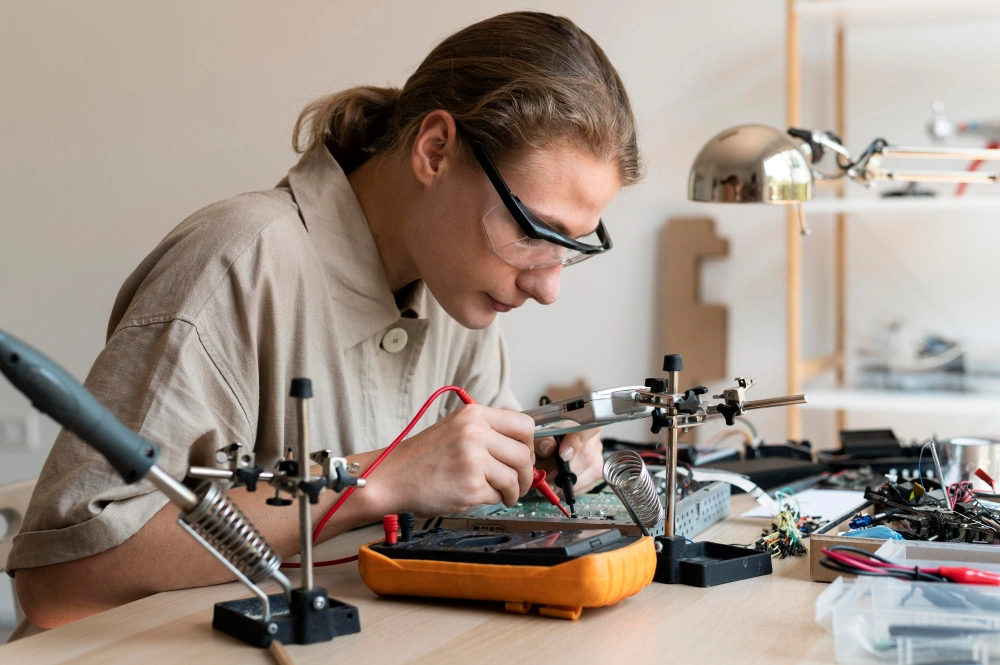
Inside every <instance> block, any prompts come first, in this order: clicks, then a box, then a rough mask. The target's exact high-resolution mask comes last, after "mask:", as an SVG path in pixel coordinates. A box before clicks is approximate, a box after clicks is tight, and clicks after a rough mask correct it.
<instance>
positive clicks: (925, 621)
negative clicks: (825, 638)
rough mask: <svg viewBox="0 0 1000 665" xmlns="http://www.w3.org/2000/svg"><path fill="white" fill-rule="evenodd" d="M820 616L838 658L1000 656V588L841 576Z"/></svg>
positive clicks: (918, 664)
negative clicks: (831, 636) (831, 638)
mask: <svg viewBox="0 0 1000 665" xmlns="http://www.w3.org/2000/svg"><path fill="white" fill-rule="evenodd" d="M816 621H817V623H819V624H820V625H821V626H823V627H824V628H826V629H827V630H829V631H830V632H832V633H833V638H834V643H835V648H836V658H837V662H838V663H900V664H905V665H910V664H912V665H931V664H935V665H939V664H942V663H954V664H955V665H957V664H959V663H962V664H965V663H980V664H982V665H996V664H997V663H1000V587H991V586H972V585H965V584H943V583H933V582H908V581H904V580H898V579H893V578H884V577H860V578H857V579H851V578H845V577H838V578H837V579H836V580H835V581H834V582H833V584H831V585H830V587H829V588H828V589H826V590H825V591H823V593H821V594H820V595H819V597H818V598H817V599H816Z"/></svg>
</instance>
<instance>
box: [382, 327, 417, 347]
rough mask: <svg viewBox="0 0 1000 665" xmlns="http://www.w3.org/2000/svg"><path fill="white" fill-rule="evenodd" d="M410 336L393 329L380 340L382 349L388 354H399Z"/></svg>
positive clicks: (402, 331) (400, 329)
mask: <svg viewBox="0 0 1000 665" xmlns="http://www.w3.org/2000/svg"><path fill="white" fill-rule="evenodd" d="M409 338H410V336H409V335H407V334H406V331H405V330H403V329H402V328H393V329H392V330H390V331H389V332H387V333H386V334H385V336H384V337H383V338H382V348H383V349H385V350H386V351H388V352H389V353H399V352H400V351H402V350H403V348H404V347H405V346H406V342H407V340H409Z"/></svg>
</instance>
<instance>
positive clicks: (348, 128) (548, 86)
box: [292, 12, 642, 186]
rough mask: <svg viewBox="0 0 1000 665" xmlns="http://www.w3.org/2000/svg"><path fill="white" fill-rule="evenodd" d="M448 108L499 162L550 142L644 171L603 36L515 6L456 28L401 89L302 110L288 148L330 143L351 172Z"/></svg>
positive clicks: (361, 91)
mask: <svg viewBox="0 0 1000 665" xmlns="http://www.w3.org/2000/svg"><path fill="white" fill-rule="evenodd" d="M438 109H441V110H445V111H447V112H448V113H450V114H451V115H452V116H453V117H454V118H455V121H456V122H457V123H458V124H459V125H461V127H462V129H463V131H464V132H466V133H467V134H469V135H470V136H471V137H473V138H474V139H476V140H477V141H478V142H480V143H481V144H482V145H483V146H484V147H485V148H486V150H487V152H488V153H489V154H490V156H491V157H493V158H494V159H495V160H500V159H502V158H503V157H504V156H506V155H509V154H510V153H512V152H514V151H517V150H520V149H523V148H540V147H543V146H545V145H546V144H548V143H550V142H551V141H552V140H553V139H568V140H571V141H577V142H579V143H580V144H581V145H585V146H587V147H588V148H589V149H590V150H591V152H593V154H594V155H595V156H597V157H598V158H600V159H603V160H604V161H605V162H613V163H615V164H616V166H617V168H618V175H619V178H620V180H621V184H622V185H623V186H625V185H631V184H634V183H635V182H638V181H639V180H640V179H641V177H642V165H641V161H640V157H639V150H638V145H637V140H636V129H635V117H634V116H633V115H632V106H631V104H630V103H629V99H628V95H627V94H626V92H625V86H624V85H623V84H622V81H621V79H620V78H619V76H618V72H617V71H615V68H614V66H612V64H611V62H610V61H609V60H608V57H607V55H605V53H604V51H603V50H602V49H601V47H600V46H598V45H597V43H596V42H595V41H594V40H593V39H591V37H590V35H588V34H587V33H585V32H584V31H583V30H581V29H580V28H579V27H577V26H576V24H575V23H573V22H572V21H570V20H569V19H567V18H562V17H559V16H552V15H550V14H543V13H539V12H512V13H509V14H500V15H499V16H494V17H492V18H488V19H486V20H484V21H480V22H479V23H475V24H473V25H470V26H469V27H467V28H464V29H462V30H459V31H458V32H456V33H455V34H453V35H451V36H450V37H448V38H447V39H445V40H444V41H443V42H441V43H440V44H439V45H438V46H437V47H436V48H435V49H434V50H433V51H431V53H430V55H428V56H427V57H426V58H425V59H424V61H423V62H422V63H420V66H419V67H417V70H416V71H415V72H414V73H413V75H412V76H410V78H409V79H408V80H407V81H406V84H405V85H404V86H403V88H402V89H399V88H378V87H373V86H359V87H356V88H350V89H348V90H344V91H342V92H338V93H335V94H332V95H328V96H326V97H322V98H320V99H317V100H316V101H314V102H312V103H311V104H309V105H308V106H306V108H305V109H304V110H303V111H302V114H301V115H300V116H299V119H298V121H297V122H296V123H295V129H294V131H293V133H292V147H293V148H294V149H295V151H296V152H299V153H302V152H306V151H308V150H311V149H313V148H316V147H317V146H320V145H325V146H326V147H327V149H329V151H330V153H331V154H332V155H333V157H334V158H335V159H336V160H337V162H338V163H339V164H340V166H341V168H342V169H343V170H344V172H345V173H350V172H351V171H353V170H355V169H356V168H358V167H359V166H361V165H362V164H364V163H365V161H367V160H368V159H369V158H370V157H371V156H372V155H375V154H379V153H381V154H389V153H391V152H394V151H402V150H406V149H408V148H409V146H410V145H411V143H412V141H413V139H414V137H415V136H416V134H417V131H418V130H419V128H420V125H421V123H422V122H423V120H424V118H425V117H426V116H427V114H428V113H431V112H432V111H436V110H438Z"/></svg>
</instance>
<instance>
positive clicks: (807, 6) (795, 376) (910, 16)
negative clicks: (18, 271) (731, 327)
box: [785, 0, 1000, 439]
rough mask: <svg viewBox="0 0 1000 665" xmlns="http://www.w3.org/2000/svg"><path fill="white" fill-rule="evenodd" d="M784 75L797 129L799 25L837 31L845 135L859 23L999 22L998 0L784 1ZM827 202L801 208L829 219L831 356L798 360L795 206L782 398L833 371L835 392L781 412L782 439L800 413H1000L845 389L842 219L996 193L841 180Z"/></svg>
mask: <svg viewBox="0 0 1000 665" xmlns="http://www.w3.org/2000/svg"><path fill="white" fill-rule="evenodd" d="M786 14H787V16H786V21H787V23H786V25H787V32H786V45H785V50H786V53H785V55H786V72H785V92H786V108H785V116H786V117H785V119H786V123H787V126H789V127H801V126H802V118H801V95H802V85H801V58H800V48H799V46H800V44H799V25H800V23H799V22H800V20H802V19H807V20H817V21H825V22H829V23H833V24H834V25H835V26H836V39H835V46H834V54H833V58H834V60H833V92H834V95H833V99H834V118H835V120H834V127H832V129H833V130H834V131H835V132H836V133H837V134H838V135H839V136H840V137H841V138H843V139H844V140H845V141H846V140H847V137H846V133H847V132H846V124H847V123H846V120H847V118H846V104H845V97H846V90H845V87H846V71H845V46H844V43H845V32H846V30H847V28H848V27H852V26H860V25H878V24H882V25H898V24H901V23H914V22H921V21H923V22H926V21H928V20H934V21H961V20H968V19H970V18H974V19H986V18H993V19H997V18H1000V2H997V1H995V0H948V1H947V2H942V0H786ZM832 193H833V195H834V197H833V198H825V199H824V198H821V199H816V200H813V201H811V202H809V203H807V204H806V205H805V206H804V208H805V212H806V217H807V219H808V217H809V215H810V214H832V215H834V225H835V226H834V248H833V251H834V264H833V272H834V298H835V311H836V316H835V326H836V335H835V343H834V349H833V351H832V353H829V354H827V355H821V356H817V357H812V358H805V357H803V355H802V316H803V309H802V236H801V235H800V233H799V219H798V216H797V214H796V211H795V209H794V207H792V206H788V210H787V211H786V230H785V237H786V293H785V298H786V307H787V309H786V316H787V320H786V326H787V330H786V332H787V351H786V352H787V384H788V393H789V394H796V393H801V392H804V390H803V384H804V382H805V380H806V379H808V378H810V377H813V376H816V375H819V374H823V373H827V372H833V373H834V374H835V377H836V385H837V387H836V388H835V389H832V390H822V389H821V390H815V389H809V390H808V395H809V403H808V404H807V405H804V406H802V407H797V408H789V409H787V410H786V411H787V413H786V418H787V428H786V429H787V435H788V437H789V438H791V439H800V438H802V411H801V409H817V410H818V409H822V410H834V411H836V413H837V421H836V425H837V427H838V429H843V428H844V427H845V422H846V412H847V411H866V410H867V411H884V412H893V413H905V412H912V411H915V410H918V409H919V410H926V408H927V404H928V402H929V401H932V402H933V403H934V404H936V405H939V406H940V408H941V409H942V410H947V411H948V412H949V413H962V414H968V415H987V414H992V415H998V414H1000V397H992V396H987V395H980V394H975V393H971V394H970V393H952V392H934V393H916V394H914V393H908V392H899V393H894V392H890V391H878V390H864V389H852V388H849V387H847V386H846V385H845V380H846V361H847V358H846V353H847V317H846V307H847V232H848V217H849V216H850V215H852V214H861V213H864V214H865V215H866V217H868V216H870V217H871V218H872V219H873V220H875V219H878V218H879V215H881V214H892V213H903V212H907V213H918V212H927V213H934V212H961V211H989V210H1000V195H985V196H978V197H972V196H970V197H948V196H939V197H934V198H929V199H925V198H910V199H906V198H888V199H883V198H879V197H873V196H870V195H864V196H858V197H849V198H845V197H844V194H845V191H844V182H843V181H839V182H838V183H836V184H835V188H834V189H833V192H832Z"/></svg>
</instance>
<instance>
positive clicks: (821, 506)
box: [740, 490, 865, 521]
mask: <svg viewBox="0 0 1000 665" xmlns="http://www.w3.org/2000/svg"><path fill="white" fill-rule="evenodd" d="M794 498H795V499H798V500H799V514H800V515H808V516H809V517H815V518H816V519H818V520H821V521H828V520H832V519H833V518H834V517H839V516H840V515H843V514H844V513H846V512H847V511H848V510H850V509H851V508H855V507H857V506H860V505H861V504H862V503H864V502H865V493H864V492H856V491H854V490H805V491H803V492H799V493H798V494H795V495H794ZM782 503H783V504H784V505H788V504H789V503H794V499H789V498H788V497H784V499H783V501H782ZM740 517H767V518H770V517H771V515H769V514H768V512H767V511H766V510H764V508H763V507H762V506H757V507H756V508H754V509H753V510H748V511H747V512H745V513H743V514H742V515H740Z"/></svg>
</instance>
